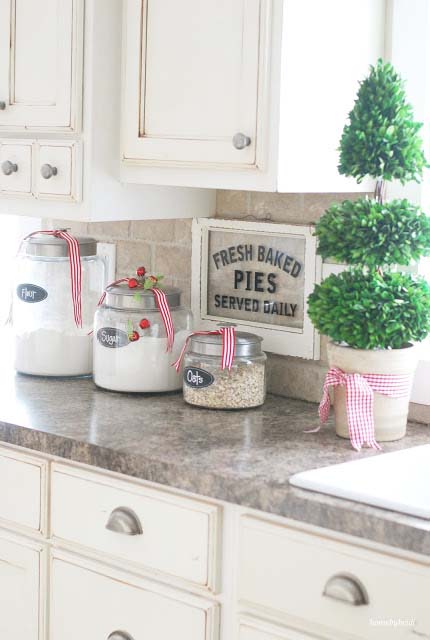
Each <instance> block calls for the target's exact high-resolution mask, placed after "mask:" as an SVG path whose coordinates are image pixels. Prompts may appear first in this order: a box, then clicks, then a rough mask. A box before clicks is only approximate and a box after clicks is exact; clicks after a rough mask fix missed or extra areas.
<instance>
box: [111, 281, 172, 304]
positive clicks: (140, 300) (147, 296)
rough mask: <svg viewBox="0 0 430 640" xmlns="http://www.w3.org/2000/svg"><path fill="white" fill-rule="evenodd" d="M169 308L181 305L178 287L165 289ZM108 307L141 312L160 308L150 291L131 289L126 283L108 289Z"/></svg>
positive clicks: (113, 285)
mask: <svg viewBox="0 0 430 640" xmlns="http://www.w3.org/2000/svg"><path fill="white" fill-rule="evenodd" d="M162 290H163V292H164V293H165V294H166V298H167V302H168V303H169V307H170V308H171V309H174V308H175V307H179V306H180V305H181V290H180V289H177V288H176V287H163V289H162ZM104 304H105V306H106V307H110V308H112V309H130V310H132V309H136V310H141V311H151V310H152V311H156V310H158V306H157V303H156V300H155V296H154V294H153V293H152V291H151V290H150V289H141V288H138V289H130V288H129V286H128V284H127V283H126V282H124V283H120V284H112V285H110V286H109V287H106V299H105V301H104Z"/></svg>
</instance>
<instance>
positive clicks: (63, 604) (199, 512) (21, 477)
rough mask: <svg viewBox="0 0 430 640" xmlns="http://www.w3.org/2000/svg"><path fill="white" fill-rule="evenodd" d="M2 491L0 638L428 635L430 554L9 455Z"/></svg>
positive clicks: (5, 450) (2, 462) (0, 473)
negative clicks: (119, 513)
mask: <svg viewBox="0 0 430 640" xmlns="http://www.w3.org/2000/svg"><path fill="white" fill-rule="evenodd" d="M25 465H28V468H27V467H26V466H25ZM31 466H34V467H35V469H31ZM37 468H39V471H40V473H38V470H37ZM45 474H47V478H46V480H47V482H46V484H47V487H46V489H47V490H46V491H45V490H43V485H44V482H45V480H44V476H45ZM0 484H1V485H2V486H10V488H11V497H10V500H9V499H8V498H7V497H6V498H5V497H4V496H2V495H1V494H0V638H1V640H3V639H4V640H76V639H77V638H79V640H130V639H131V640H146V639H147V638H148V639H149V640H170V639H171V638H173V639H174V640H413V639H414V638H429V637H430V612H429V607H428V594H429V593H430V559H429V558H428V557H427V556H424V555H417V554H413V553H410V552H406V551H402V550H401V549H395V548H393V547H388V546H382V545H380V544H376V543H372V542H370V541H366V540H362V539H358V538H353V537H351V536H346V535H343V534H338V533H335V532H333V531H328V530H323V529H321V528H317V527H312V526H310V525H305V524H302V523H300V522H297V521H292V520H289V519H287V518H281V517H276V516H271V515H268V514H265V513H262V512H258V511H254V510H250V509H246V508H242V507H240V506H237V505H234V504H227V503H220V502H217V501H213V500H211V499H208V498H205V497H204V496H196V495H192V494H188V493H184V492H179V491H176V490H174V489H171V488H166V487H163V486H161V485H155V484H152V483H148V482H144V481H139V480H137V479H135V478H131V477H127V476H118V474H112V473H109V472H105V471H103V470H101V469H94V470H89V469H88V467H83V466H81V465H78V464H76V463H73V462H67V461H61V462H59V461H58V459H52V458H50V457H48V456H43V455H40V456H39V455H37V454H30V452H28V453H26V452H23V451H22V450H17V449H16V448H14V447H7V446H5V447H1V448H0ZM40 488H41V493H40V496H41V497H40V503H41V504H40V510H41V513H42V518H41V519H42V522H43V521H44V520H45V519H46V520H47V521H49V522H50V527H49V529H48V528H47V527H46V526H42V527H40V528H39V529H37V519H38V516H37V512H38V506H37V498H36V496H37V492H38V491H39V489H40ZM8 500H9V502H8ZM33 500H34V501H35V503H36V505H35V507H34V508H33V510H32V509H31V506H32V505H31V503H32V501H33ZM14 502H16V505H15V504H13V503H14ZM48 504H49V514H46V515H48V516H49V518H44V516H43V514H44V513H45V509H46V507H47V505H48ZM118 506H122V507H123V508H128V510H129V511H128V513H129V515H130V510H131V512H132V513H133V514H134V517H135V516H137V517H138V519H139V520H140V524H141V527H140V530H139V531H141V533H140V532H139V533H136V528H135V526H134V525H135V521H134V522H133V527H132V530H131V529H130V521H129V520H125V521H124V520H122V521H121V523H119V521H117V524H121V526H120V527H119V530H118V527H117V528H116V530H112V527H110V529H106V525H107V524H108V522H110V523H111V524H112V521H111V515H112V509H113V507H115V508H117V507H118ZM27 511H28V519H27V521H25V520H23V514H25V513H26V512H27ZM205 518H209V520H210V519H212V521H213V522H212V534H209V531H208V527H207V526H206V525H205V524H204V519H205ZM202 523H203V524H202ZM114 529H115V527H114ZM127 530H128V531H129V535H127V534H126V533H124V532H125V531H127ZM121 531H122V533H121ZM130 532H131V533H134V535H131V534H130ZM24 534H25V535H24ZM206 561H207V562H208V566H209V567H210V569H209V573H210V574H211V575H212V577H211V578H210V579H209V581H208V584H206V580H205V578H206V576H204V574H203V573H201V572H200V573H199V571H201V569H202V568H203V569H204V566H205V563H206ZM196 567H197V572H196ZM214 576H217V584H216V585H215V586H214V583H213V580H214ZM340 576H342V578H343V580H341V581H340V582H339V577H340ZM357 585H358V590H357ZM363 594H364V595H363ZM390 619H392V620H393V621H394V622H395V623H396V624H390V623H389V620H390ZM379 621H382V622H379ZM387 621H388V622H387ZM397 622H398V624H397ZM115 632H122V635H121V634H120V635H119V636H118V633H117V635H115ZM127 634H128V635H127Z"/></svg>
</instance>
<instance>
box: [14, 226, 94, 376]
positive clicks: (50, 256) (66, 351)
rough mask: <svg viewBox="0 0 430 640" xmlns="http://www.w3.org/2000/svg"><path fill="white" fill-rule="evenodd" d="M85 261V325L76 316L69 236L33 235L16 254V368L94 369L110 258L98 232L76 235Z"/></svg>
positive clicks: (46, 372) (81, 372)
mask: <svg viewBox="0 0 430 640" xmlns="http://www.w3.org/2000/svg"><path fill="white" fill-rule="evenodd" d="M76 241H77V243H78V245H79V251H80V263H81V296H80V303H81V315H82V326H78V325H80V323H77V321H76V305H77V294H76V290H74V289H73V287H72V278H71V258H70V256H69V246H68V243H67V242H66V240H65V239H63V238H61V237H56V236H54V235H40V236H39V235H33V236H32V237H29V238H27V239H26V240H24V241H23V243H22V246H21V249H20V252H19V255H18V257H17V259H16V266H15V277H14V282H15V285H14V295H13V303H12V325H13V329H14V336H15V368H16V370H17V371H19V372H20V373H26V374H31V375H38V376H88V375H91V373H92V328H93V318H94V311H95V309H96V308H97V303H98V300H99V299H100V295H101V294H102V292H103V288H104V285H105V263H104V260H103V259H102V258H100V257H99V256H97V242H96V240H95V239H94V238H76Z"/></svg>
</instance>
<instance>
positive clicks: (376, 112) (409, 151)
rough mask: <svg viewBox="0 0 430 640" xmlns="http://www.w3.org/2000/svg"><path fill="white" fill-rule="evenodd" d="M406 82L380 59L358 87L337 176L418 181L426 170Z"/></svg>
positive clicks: (341, 150) (420, 125) (421, 142)
mask: <svg viewBox="0 0 430 640" xmlns="http://www.w3.org/2000/svg"><path fill="white" fill-rule="evenodd" d="M421 127H422V124H421V123H419V122H415V121H414V114H413V110H412V107H411V105H410V104H409V103H408V102H407V101H406V94H405V90H404V83H403V81H402V79H401V78H400V76H399V75H398V74H397V73H396V71H395V69H394V67H393V66H392V65H391V64H390V63H389V62H387V63H384V62H383V61H382V60H378V63H377V64H376V65H375V66H374V67H370V74H369V76H368V77H367V78H366V79H365V80H364V81H363V82H361V83H360V88H359V90H358V93H357V99H356V101H355V104H354V108H353V109H352V111H351V112H350V114H349V124H347V125H346V126H345V128H344V130H343V134H342V138H341V141H340V163H339V167H338V168H339V173H341V174H343V175H346V176H353V177H354V178H356V179H357V182H361V181H362V179H363V178H364V177H365V176H366V175H370V176H372V177H374V178H382V179H384V180H396V179H397V180H400V181H401V182H402V184H404V183H405V182H407V181H408V180H415V181H417V182H419V180H420V177H421V175H422V172H423V168H424V167H425V166H427V164H426V159H425V156H424V152H423V141H422V139H421V137H420V133H419V132H420V129H421Z"/></svg>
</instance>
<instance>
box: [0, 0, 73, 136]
mask: <svg viewBox="0 0 430 640" xmlns="http://www.w3.org/2000/svg"><path fill="white" fill-rule="evenodd" d="M82 11H83V2H82V0H44V1H43V8H42V5H40V3H38V2H34V0H1V1H0V103H1V104H0V106H1V107H2V108H1V110H0V131H1V130H4V129H5V128H17V129H26V130H27V129H49V130H51V131H52V130H60V131H61V130H65V131H67V130H74V129H75V128H76V126H77V125H78V124H79V95H80V86H79V75H78V74H77V72H78V69H77V67H78V65H79V48H78V44H79V43H78V30H77V26H78V24H79V21H80V20H81V17H82Z"/></svg>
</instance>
